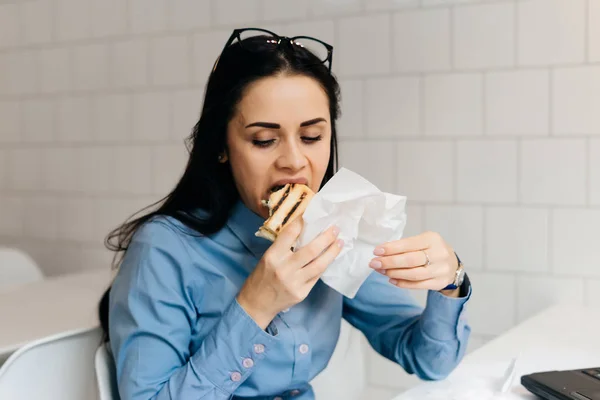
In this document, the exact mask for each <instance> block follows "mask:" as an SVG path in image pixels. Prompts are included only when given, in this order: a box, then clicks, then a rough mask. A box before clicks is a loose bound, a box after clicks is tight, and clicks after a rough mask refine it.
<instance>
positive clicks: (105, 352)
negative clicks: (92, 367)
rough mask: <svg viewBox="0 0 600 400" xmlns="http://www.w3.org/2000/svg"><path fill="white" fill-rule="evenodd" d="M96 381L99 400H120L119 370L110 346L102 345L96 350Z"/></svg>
mask: <svg viewBox="0 0 600 400" xmlns="http://www.w3.org/2000/svg"><path fill="white" fill-rule="evenodd" d="M95 364H96V380H97V381H98V394H99V397H98V400H119V389H118V385H117V370H116V367H115V361H114V359H113V356H112V353H111V352H110V348H109V346H108V344H104V343H103V344H101V345H100V347H98V350H96V360H95Z"/></svg>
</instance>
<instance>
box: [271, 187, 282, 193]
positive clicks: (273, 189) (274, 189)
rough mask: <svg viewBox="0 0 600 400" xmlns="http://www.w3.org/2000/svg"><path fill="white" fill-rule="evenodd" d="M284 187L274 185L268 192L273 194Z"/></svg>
mask: <svg viewBox="0 0 600 400" xmlns="http://www.w3.org/2000/svg"><path fill="white" fill-rule="evenodd" d="M284 187H285V185H275V186H273V187H272V188H271V190H270V192H271V193H275V192H276V191H278V190H281V189H283V188H284Z"/></svg>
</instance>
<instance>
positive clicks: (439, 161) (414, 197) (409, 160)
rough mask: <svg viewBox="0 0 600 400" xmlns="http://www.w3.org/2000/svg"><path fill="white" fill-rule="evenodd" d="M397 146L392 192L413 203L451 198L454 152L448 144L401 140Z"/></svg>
mask: <svg viewBox="0 0 600 400" xmlns="http://www.w3.org/2000/svg"><path fill="white" fill-rule="evenodd" d="M397 146H398V153H397V161H396V174H397V184H396V190H398V192H399V193H400V194H402V195H404V196H408V198H409V199H411V201H417V202H418V201H422V202H432V201H434V202H435V201H442V202H444V201H452V200H453V199H454V187H455V186H454V184H455V183H454V176H453V172H452V171H453V165H454V149H453V145H452V143H451V142H448V141H446V142H443V141H439V142H430V141H402V142H400V143H399V144H398V145H397ZM424 155H426V156H425V157H426V161H425V160H424V158H423V157H424ZM424 161H425V162H424Z"/></svg>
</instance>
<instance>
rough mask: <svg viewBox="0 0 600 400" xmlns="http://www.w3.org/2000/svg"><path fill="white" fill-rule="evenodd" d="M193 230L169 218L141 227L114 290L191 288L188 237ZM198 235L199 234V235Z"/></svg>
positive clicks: (124, 259) (120, 270)
mask: <svg viewBox="0 0 600 400" xmlns="http://www.w3.org/2000/svg"><path fill="white" fill-rule="evenodd" d="M188 234H193V230H192V229H190V228H188V227H186V226H185V225H184V224H183V223H182V222H180V221H178V220H177V219H175V218H172V217H167V216H156V217H153V218H151V219H149V220H148V221H146V222H144V223H143V224H142V225H140V226H139V227H138V228H137V230H136V231H135V233H134V234H133V236H132V238H131V242H130V243H129V246H128V248H127V250H126V251H125V254H124V255H123V259H122V261H121V263H120V265H119V271H118V273H117V276H116V277H115V281H114V282H113V284H114V286H121V285H123V286H125V287H129V288H131V287H134V286H144V287H146V288H148V290H150V288H156V287H158V286H161V287H164V286H167V287H171V288H173V289H174V288H176V287H177V288H182V286H183V287H186V286H188V285H189V284H190V278H191V277H189V276H188V275H189V272H190V268H189V265H190V263H191V256H190V251H189V248H188V245H187V243H186V240H185V236H186V235H188ZM196 234H197V235H198V233H196Z"/></svg>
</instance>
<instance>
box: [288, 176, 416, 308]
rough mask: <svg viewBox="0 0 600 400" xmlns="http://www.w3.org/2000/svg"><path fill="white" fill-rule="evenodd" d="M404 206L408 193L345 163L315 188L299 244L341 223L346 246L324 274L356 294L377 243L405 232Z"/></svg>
mask: <svg viewBox="0 0 600 400" xmlns="http://www.w3.org/2000/svg"><path fill="white" fill-rule="evenodd" d="M405 208H406V197H405V196H399V195H393V194H390V193H385V192H382V191H381V190H379V189H378V188H377V187H376V186H375V185H373V184H372V183H371V182H369V181H368V180H366V179H365V178H363V177H362V176H360V175H358V174H356V173H354V172H352V171H350V170H348V169H346V168H342V169H340V170H339V171H338V172H337V173H336V174H335V175H334V176H333V177H332V179H331V180H330V181H329V182H327V184H326V185H325V186H323V188H322V189H321V190H320V191H319V192H318V193H317V194H315V196H314V197H313V199H312V200H311V202H310V203H309V205H308V207H307V209H306V211H305V212H304V215H303V219H304V230H303V232H302V234H301V235H300V238H299V240H298V248H300V247H302V246H304V245H306V244H307V243H309V242H310V241H311V240H312V239H314V238H315V237H317V235H319V233H321V232H323V231H324V230H325V229H327V228H328V227H330V226H332V225H334V224H335V225H337V226H338V227H339V228H340V235H339V238H340V239H342V240H344V248H343V249H342V251H341V253H340V255H339V256H338V257H337V258H336V259H335V261H334V262H333V263H332V264H331V265H330V266H329V267H328V268H327V271H325V273H324V274H323V276H322V277H321V279H322V280H323V282H325V283H326V284H327V285H329V286H330V287H332V288H333V289H335V290H337V291H338V292H340V293H341V294H343V295H344V296H346V297H349V298H353V297H354V296H355V295H356V292H358V289H359V288H360V286H361V285H362V283H363V282H364V281H365V280H366V279H367V277H368V276H369V274H370V273H371V272H373V270H372V269H371V268H370V267H369V262H370V260H371V259H372V258H373V257H374V255H373V250H374V249H375V247H376V246H377V245H380V244H383V243H385V242H388V241H391V240H397V239H400V238H401V237H402V234H403V231H404V228H405V226H406V219H407V216H406V211H405Z"/></svg>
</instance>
